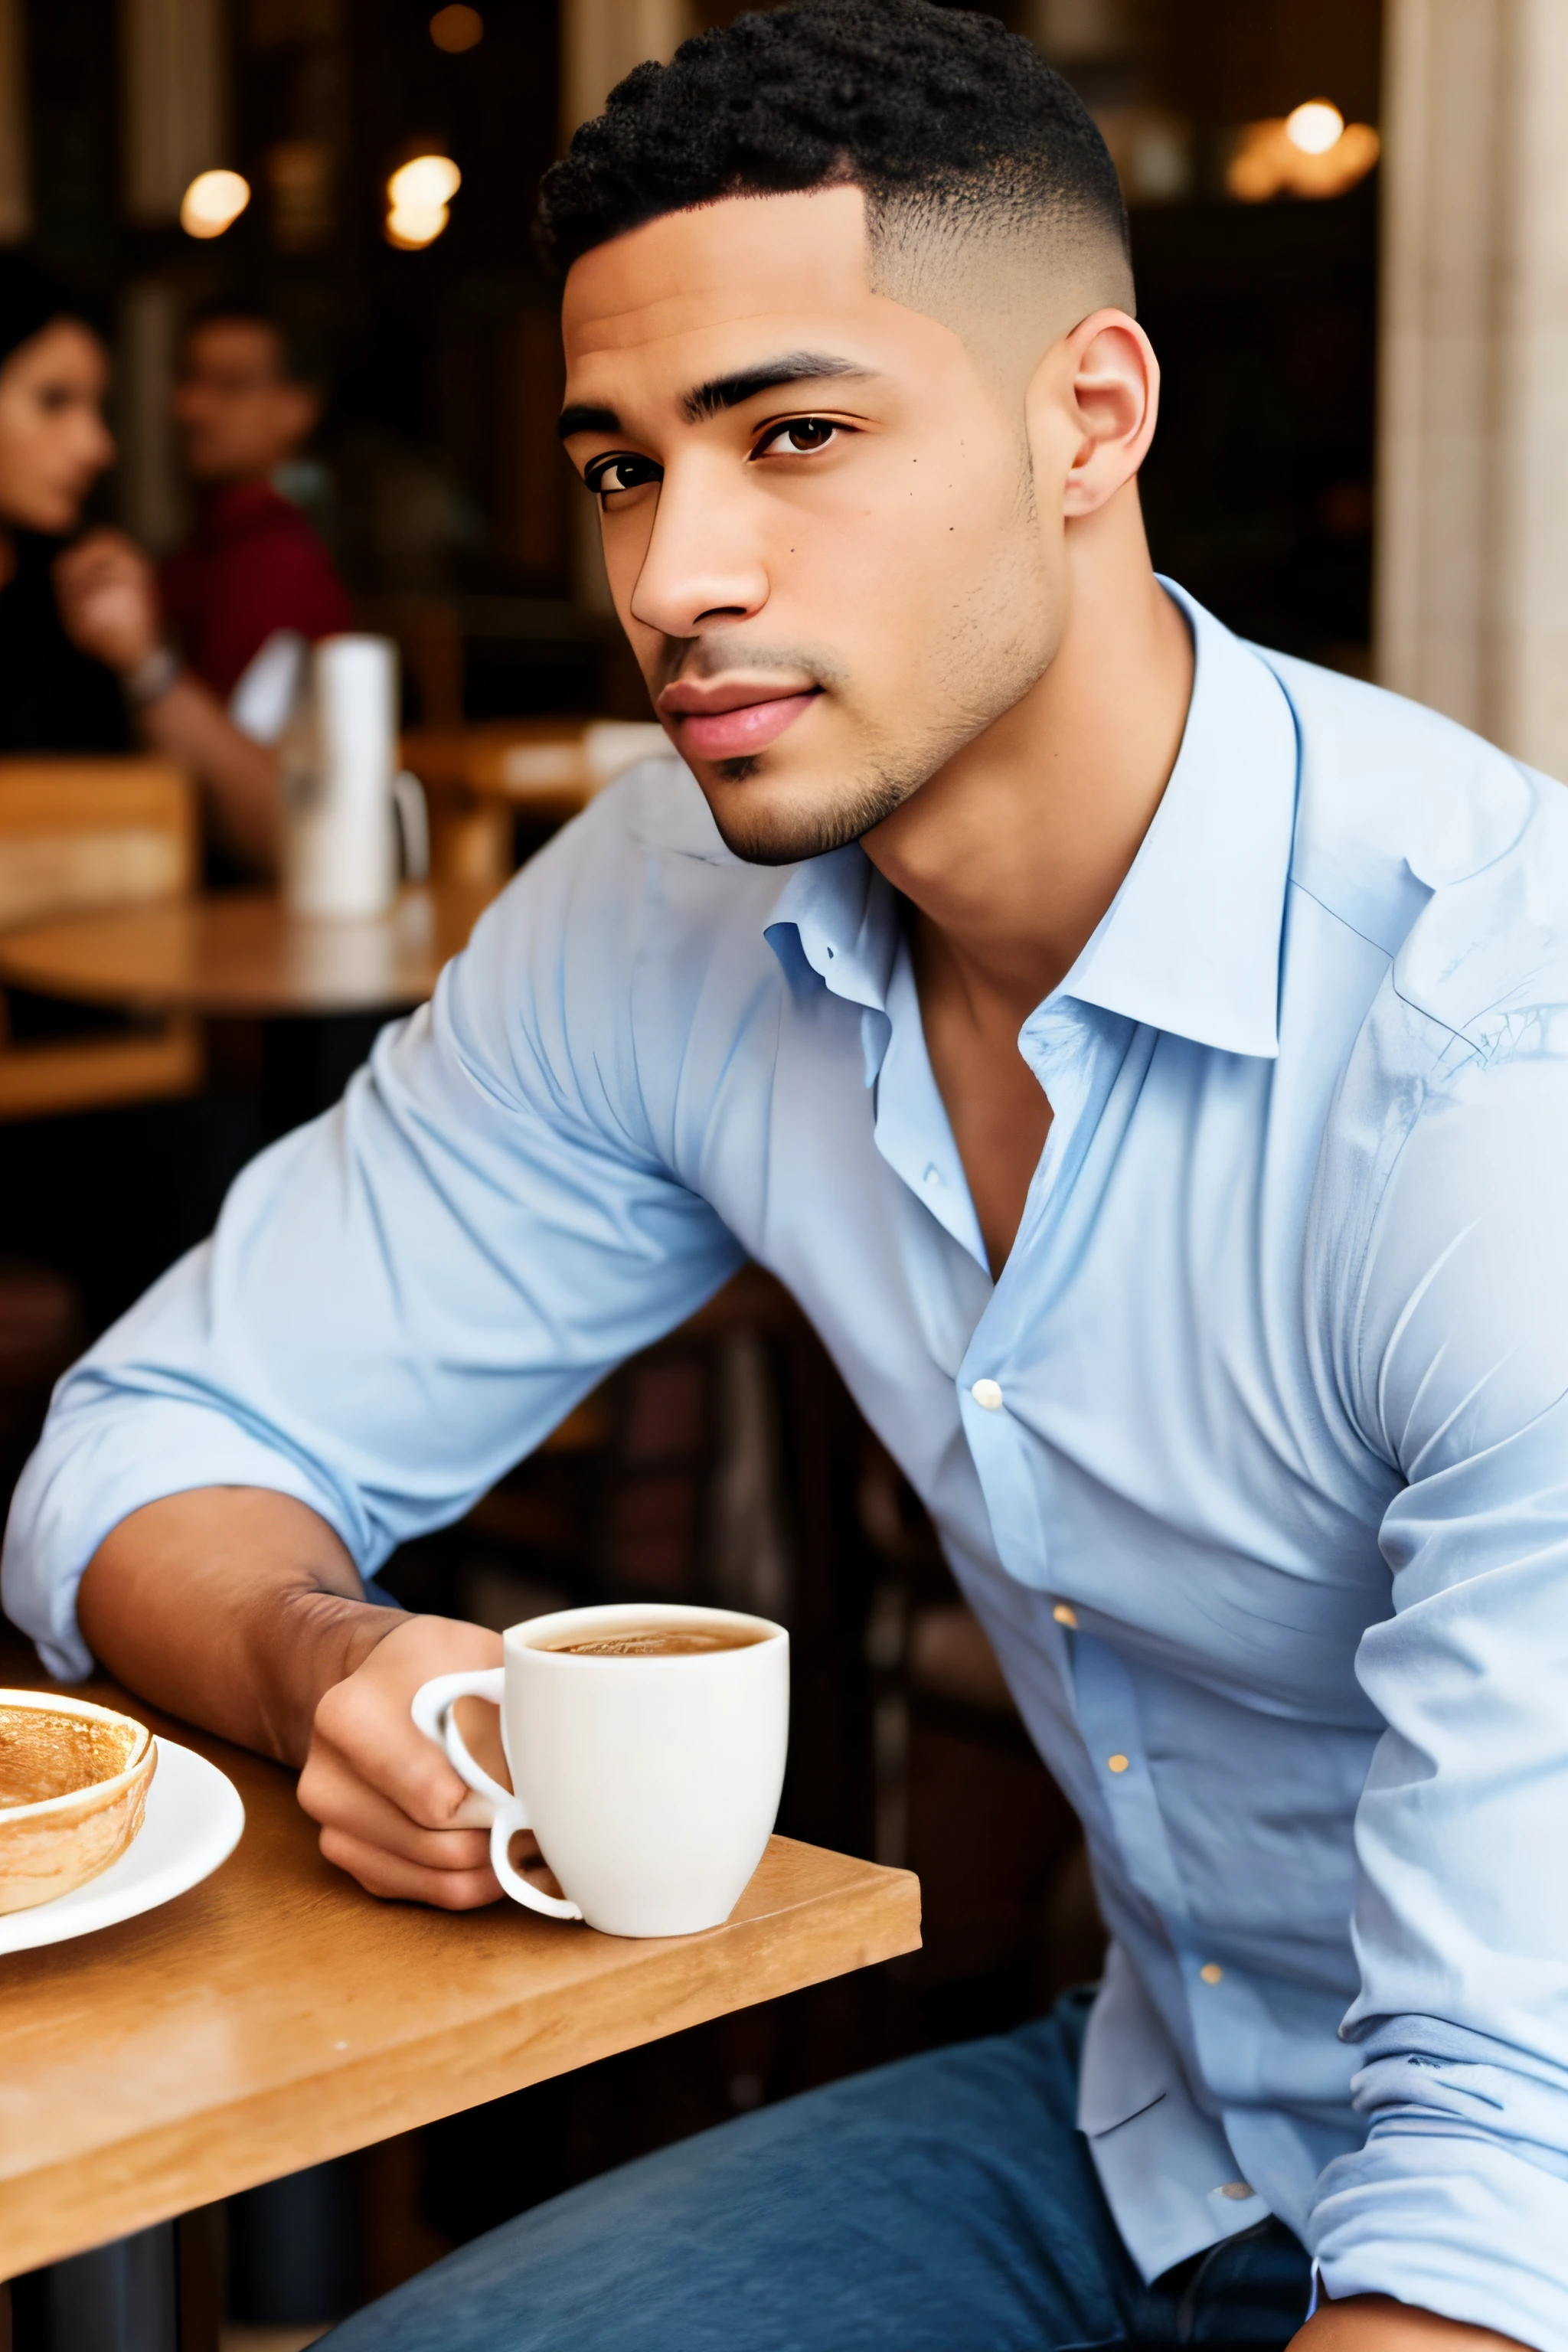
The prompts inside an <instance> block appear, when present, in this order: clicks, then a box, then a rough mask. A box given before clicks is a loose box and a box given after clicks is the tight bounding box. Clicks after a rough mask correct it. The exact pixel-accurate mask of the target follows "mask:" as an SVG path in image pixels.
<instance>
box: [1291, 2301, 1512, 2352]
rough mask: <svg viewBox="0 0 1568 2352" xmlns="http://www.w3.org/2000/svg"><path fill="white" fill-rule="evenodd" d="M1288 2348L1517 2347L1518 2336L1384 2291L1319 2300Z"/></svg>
mask: <svg viewBox="0 0 1568 2352" xmlns="http://www.w3.org/2000/svg"><path fill="white" fill-rule="evenodd" d="M1289 2352H1521V2347H1520V2344H1519V2341H1518V2338H1517V2337H1515V2336H1499V2335H1497V2334H1495V2333H1494V2332H1493V2330H1492V2329H1490V2328H1489V2327H1468V2326H1465V2324H1464V2323H1463V2321H1461V2320H1458V2319H1443V2318H1440V2317H1439V2316H1438V2315H1437V2314H1436V2312H1434V2311H1419V2310H1417V2309H1416V2308H1415V2305H1412V2304H1408V2303H1397V2302H1395V2300H1394V2297H1393V2296H1392V2295H1387V2294H1352V2295H1348V2296H1346V2298H1345V2300H1344V2301H1343V2302H1342V2303H1330V2302H1328V2301H1327V2300H1326V2299H1325V2300H1324V2301H1322V2302H1321V2303H1320V2304H1319V2305H1318V2308H1317V2310H1316V2312H1315V2313H1314V2314H1313V2315H1312V2317H1311V2318H1310V2319H1309V2320H1308V2322H1307V2324H1306V2326H1304V2327H1303V2328H1301V2329H1300V2331H1299V2332H1298V2334H1297V2335H1296V2336H1295V2337H1294V2338H1293V2339H1292V2342H1291V2345H1290V2347H1289Z"/></svg>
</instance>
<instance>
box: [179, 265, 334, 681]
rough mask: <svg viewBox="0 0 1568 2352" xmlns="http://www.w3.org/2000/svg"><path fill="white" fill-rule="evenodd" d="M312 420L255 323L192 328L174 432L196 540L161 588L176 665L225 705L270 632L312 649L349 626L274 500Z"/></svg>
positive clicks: (294, 362) (209, 312)
mask: <svg viewBox="0 0 1568 2352" xmlns="http://www.w3.org/2000/svg"><path fill="white" fill-rule="evenodd" d="M320 417H321V389H320V386H319V385H318V384H317V383H314V382H312V381H311V380H310V373H309V371H308V370H307V369H305V368H304V367H302V366H301V364H300V361H299V359H298V357H297V355H296V354H295V353H294V352H293V351H292V349H291V346H290V344H289V338H288V337H287V335H286V334H285V333H284V332H283V331H282V330H281V328H280V327H279V325H278V323H277V322H276V320H273V319H271V318H270V317H268V314H267V313H266V312H265V311H262V310H254V309H251V308H248V307H247V306H246V305H244V304H237V303H227V304H223V305H221V306H220V305H216V304H215V305H211V306H209V307H208V308H207V309H206V310H203V311H200V312H198V313H197V315H196V317H195V319H194V320H192V322H191V324H190V326H189V328H188V329H187V331H186V336H185V347H184V366H183V368H182V371H181V374H180V380H179V383H178V384H177V385H176V387H175V391H174V420H175V423H176V424H177V425H178V426H179V428H180V432H181V436H182V437H183V439H184V445H185V463H186V466H187V467H188V468H189V472H190V477H191V479H192V481H193V483H195V486H196V489H197V494H198V497H197V507H196V520H195V530H194V531H193V532H192V534H191V538H190V540H189V541H188V542H187V544H186V545H185V546H184V547H183V548H182V549H181V550H180V551H179V552H178V553H177V554H175V555H172V556H171V557H170V558H169V560H168V561H167V562H165V563H164V565H163V570H162V574H161V585H162V588H163V606H164V610H165V612H166V613H167V614H168V616H169V620H170V622H171V623H172V625H173V626H174V632H175V634H176V635H177V636H178V639H179V642H180V646H181V647H182V650H183V651H184V656H185V659H186V661H187V662H188V663H189V665H190V667H191V668H192V669H193V670H195V673H196V676H197V677H200V678H203V679H205V682H206V684H207V685H208V686H210V687H211V688H212V689H213V692H214V693H215V694H216V695H217V696H219V697H220V698H221V699H222V700H224V701H225V702H226V701H228V699H229V698H230V696H231V695H232V694H233V693H234V691H235V688H237V686H239V684H240V682H241V680H242V679H243V678H244V677H245V676H246V673H247V671H248V670H249V669H250V668H251V666H252V664H253V663H254V662H255V659H256V657H257V656H258V654H259V653H261V652H262V651H263V649H264V647H265V646H267V645H268V641H269V639H271V638H272V637H274V636H275V635H277V633H279V631H288V632H289V634H290V635H294V636H297V637H301V638H303V639H305V640H306V642H307V643H313V642H314V640H315V639H316V638H317V637H324V636H330V635H332V634H333V633H334V632H335V631H337V630H340V629H347V628H350V627H352V626H353V618H352V615H351V614H350V610H349V601H348V598H347V596H346V595H345V593H344V592H343V589H342V583H340V581H339V579H338V577H337V574H336V572H334V571H333V570H332V565H331V557H330V556H329V555H328V553H327V551H326V549H325V548H324V547H323V546H322V544H321V541H320V539H319V538H318V537H317V535H316V533H315V531H314V530H312V529H311V527H310V523H309V522H308V521H307V520H306V519H305V517H304V516H303V514H301V513H300V509H299V508H298V507H297V506H294V505H292V504H291V503H290V502H289V499H286V498H282V497H280V496H279V493H278V491H277V490H276V489H275V488H273V480H274V478H275V476H276V475H277V474H278V473H279V470H280V469H281V468H282V467H284V466H286V465H288V464H289V462H290V460H292V459H293V458H296V457H298V456H299V454H300V450H301V448H302V447H303V446H304V445H305V444H306V442H307V441H308V440H309V439H310V435H311V434H312V433H313V432H314V430H315V428H316V425H317V424H318V423H319V421H320Z"/></svg>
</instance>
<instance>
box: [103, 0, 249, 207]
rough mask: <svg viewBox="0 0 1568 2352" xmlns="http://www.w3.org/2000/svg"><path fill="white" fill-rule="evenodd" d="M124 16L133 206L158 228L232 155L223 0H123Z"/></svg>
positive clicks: (128, 193) (128, 197)
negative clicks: (201, 178)
mask: <svg viewBox="0 0 1568 2352" xmlns="http://www.w3.org/2000/svg"><path fill="white" fill-rule="evenodd" d="M120 22H121V88H122V90H123V93H124V122H125V142H124V153H125V208H126V210H127V212H128V213H129V214H130V215H131V217H132V220H133V221H136V222H138V223H140V224H142V226H148V227H157V226H163V225H164V224H166V223H168V222H170V221H174V220H177V219H178V217H179V212H180V198H181V197H182V196H183V195H184V193H185V190H186V189H187V188H188V187H189V185H190V184H191V182H192V181H193V180H194V179H195V176H196V173H198V172H206V171H210V170H211V169H212V168H213V166H214V165H215V164H217V163H226V161H227V148H228V106H227V89H226V75H225V66H226V58H225V51H224V28H223V11H222V0H121V9H120Z"/></svg>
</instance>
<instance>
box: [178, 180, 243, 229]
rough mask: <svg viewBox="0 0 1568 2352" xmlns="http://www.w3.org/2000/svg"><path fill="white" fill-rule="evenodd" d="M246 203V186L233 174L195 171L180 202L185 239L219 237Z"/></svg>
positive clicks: (237, 216)
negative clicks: (187, 237)
mask: <svg viewBox="0 0 1568 2352" xmlns="http://www.w3.org/2000/svg"><path fill="white" fill-rule="evenodd" d="M249 202H250V183H249V182H248V180H242V179H241V178H240V176H239V173H237V172H198V173H197V174H196V176H195V179H194V180H193V181H192V182H191V184H190V186H189V187H188V188H187V189H186V190H185V193H184V195H183V196H182V197H181V199H180V226H181V227H182V228H183V229H184V232H185V235H186V236H222V235H223V233H224V231H225V229H226V228H232V227H233V226H234V224H235V222H236V221H237V219H238V218H239V216H240V214H241V213H242V212H243V211H244V210H245V207H246V205H247V204H248V203H249Z"/></svg>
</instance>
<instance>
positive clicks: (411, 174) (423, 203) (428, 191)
mask: <svg viewBox="0 0 1568 2352" xmlns="http://www.w3.org/2000/svg"><path fill="white" fill-rule="evenodd" d="M462 184H463V175H462V173H461V172H459V171H458V167H457V165H456V163H453V161H452V159H451V157H450V156H449V155H416V156H415V158H414V160H413V162H412V163H405V164H404V165H403V166H402V168H401V170H399V171H396V172H394V173H393V175H392V177H391V179H390V180H388V182H387V184H386V200H387V203H388V204H389V205H391V206H392V209H393V211H394V212H410V211H413V212H425V211H431V210H434V209H435V208H436V207H437V205H447V204H450V202H451V200H452V198H453V197H454V196H455V195H456V194H457V193H458V189H459V188H460V187H461V186H462Z"/></svg>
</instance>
